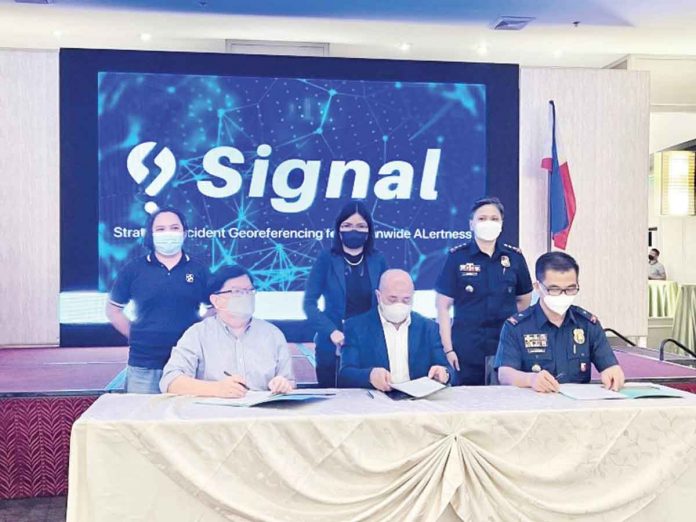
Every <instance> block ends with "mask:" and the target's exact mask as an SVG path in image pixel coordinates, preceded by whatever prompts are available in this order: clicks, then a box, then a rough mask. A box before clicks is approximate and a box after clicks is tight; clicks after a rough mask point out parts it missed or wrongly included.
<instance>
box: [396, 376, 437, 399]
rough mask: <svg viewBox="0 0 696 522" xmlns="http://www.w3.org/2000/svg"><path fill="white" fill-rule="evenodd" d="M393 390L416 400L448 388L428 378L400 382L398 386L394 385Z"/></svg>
mask: <svg viewBox="0 0 696 522" xmlns="http://www.w3.org/2000/svg"><path fill="white" fill-rule="evenodd" d="M391 387H392V388H394V389H395V390H399V391H400V392H404V393H406V394H408V395H410V396H411V397H415V398H416V399H422V398H423V397H427V396H428V395H431V394H433V393H435V392H437V391H440V390H442V389H443V388H446V386H445V385H444V384H442V383H440V382H438V381H435V380H433V379H429V378H428V377H421V378H420V379H415V380H413V381H406V382H400V383H398V384H392V385H391Z"/></svg>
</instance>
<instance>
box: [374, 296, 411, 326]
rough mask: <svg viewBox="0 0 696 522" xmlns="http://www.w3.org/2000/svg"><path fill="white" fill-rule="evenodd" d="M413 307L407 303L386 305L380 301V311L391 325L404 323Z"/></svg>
mask: <svg viewBox="0 0 696 522" xmlns="http://www.w3.org/2000/svg"><path fill="white" fill-rule="evenodd" d="M412 306H413V305H410V304H406V303H392V304H384V303H382V302H381V301H380V303H379V309H380V311H381V312H382V315H383V316H384V318H385V319H386V320H387V321H389V322H390V323H395V324H399V323H403V322H404V321H405V320H406V319H407V318H408V316H409V314H410V313H411V308H412Z"/></svg>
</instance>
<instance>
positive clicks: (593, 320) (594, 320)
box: [573, 306, 598, 324]
mask: <svg viewBox="0 0 696 522" xmlns="http://www.w3.org/2000/svg"><path fill="white" fill-rule="evenodd" d="M573 311H574V312H577V313H578V314H579V315H581V316H582V317H584V318H585V319H587V320H588V321H590V322H591V323H592V324H597V321H598V319H597V316H596V315H594V314H592V313H590V312H588V311H587V310H585V309H584V308H580V307H579V306H573Z"/></svg>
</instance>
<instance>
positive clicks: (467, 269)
mask: <svg viewBox="0 0 696 522" xmlns="http://www.w3.org/2000/svg"><path fill="white" fill-rule="evenodd" d="M459 273H460V274H462V275H463V276H466V277H475V276H477V275H479V274H480V273H481V265H476V264H474V263H463V264H461V265H459Z"/></svg>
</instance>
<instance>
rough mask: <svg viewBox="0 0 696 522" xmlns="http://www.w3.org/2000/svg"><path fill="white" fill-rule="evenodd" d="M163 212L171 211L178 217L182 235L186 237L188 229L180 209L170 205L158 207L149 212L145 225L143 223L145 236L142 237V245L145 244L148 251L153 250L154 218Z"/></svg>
mask: <svg viewBox="0 0 696 522" xmlns="http://www.w3.org/2000/svg"><path fill="white" fill-rule="evenodd" d="M163 212H171V213H172V214H175V215H176V217H178V218H179V221H181V227H182V228H183V229H184V237H186V231H187V230H188V226H186V219H185V218H184V214H182V213H181V211H180V210H177V209H175V208H172V207H165V208H160V209H158V210H156V211H155V212H153V213H152V214H150V217H149V218H147V225H145V237H143V245H145V248H147V249H148V250H150V251H153V250H155V244H154V243H153V241H152V227H153V226H154V224H155V219H156V218H157V216H159V215H160V214H162V213H163Z"/></svg>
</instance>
